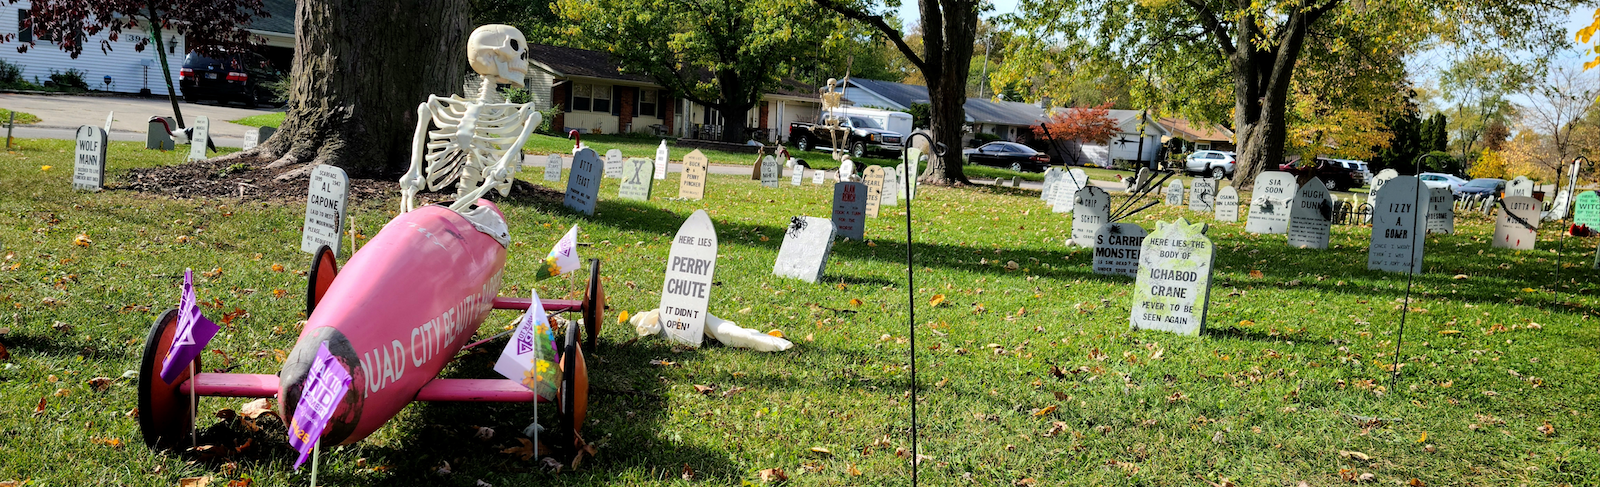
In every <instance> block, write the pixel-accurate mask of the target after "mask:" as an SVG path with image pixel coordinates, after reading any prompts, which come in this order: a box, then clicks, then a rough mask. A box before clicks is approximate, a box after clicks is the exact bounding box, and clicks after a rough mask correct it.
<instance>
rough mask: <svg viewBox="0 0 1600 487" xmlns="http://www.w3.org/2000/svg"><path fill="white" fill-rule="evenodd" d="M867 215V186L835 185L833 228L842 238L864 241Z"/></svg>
mask: <svg viewBox="0 0 1600 487" xmlns="http://www.w3.org/2000/svg"><path fill="white" fill-rule="evenodd" d="M866 215H867V185H865V184H861V183H856V182H843V183H839V184H835V185H833V227H834V229H835V230H837V231H838V232H839V236H840V237H844V238H848V239H853V240H856V241H861V240H864V239H865V236H866V235H865V234H866V223H867V221H866Z"/></svg>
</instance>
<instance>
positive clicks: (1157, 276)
mask: <svg viewBox="0 0 1600 487" xmlns="http://www.w3.org/2000/svg"><path fill="white" fill-rule="evenodd" d="M1205 228H1206V224H1205V223H1194V224H1191V223H1189V222H1188V221H1187V220H1184V219H1182V218H1179V219H1178V221H1175V222H1172V223H1167V222H1156V231H1155V232H1153V233H1151V234H1150V236H1149V237H1148V238H1145V239H1144V244H1143V246H1142V247H1141V248H1140V251H1139V274H1138V276H1137V277H1136V278H1135V281H1134V285H1133V303H1132V306H1130V308H1131V311H1130V312H1129V315H1128V321H1129V322H1130V324H1131V325H1132V327H1133V329H1134V330H1140V329H1152V330H1163V331H1170V332H1173V333H1179V334H1184V335H1199V334H1200V330H1201V328H1203V327H1204V326H1205V321H1206V310H1207V308H1209V304H1210V301H1211V265H1212V259H1213V257H1215V254H1216V252H1215V250H1216V249H1215V248H1214V247H1212V245H1211V239H1209V238H1206V235H1205Z"/></svg>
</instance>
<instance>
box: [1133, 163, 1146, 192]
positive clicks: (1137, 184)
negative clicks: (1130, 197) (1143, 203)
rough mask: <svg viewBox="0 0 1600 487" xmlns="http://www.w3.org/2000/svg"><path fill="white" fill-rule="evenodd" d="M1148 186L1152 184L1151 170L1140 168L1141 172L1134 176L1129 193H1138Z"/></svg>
mask: <svg viewBox="0 0 1600 487" xmlns="http://www.w3.org/2000/svg"><path fill="white" fill-rule="evenodd" d="M1146 184H1150V168H1147V167H1141V168H1139V172H1138V173H1136V174H1134V176H1133V184H1131V185H1128V192H1129V193H1135V192H1138V191H1139V190H1141V189H1144V186H1145V185H1146Z"/></svg>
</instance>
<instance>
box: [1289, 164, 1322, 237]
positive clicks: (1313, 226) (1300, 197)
mask: <svg viewBox="0 0 1600 487" xmlns="http://www.w3.org/2000/svg"><path fill="white" fill-rule="evenodd" d="M1332 226H1333V198H1332V197H1330V196H1328V187H1327V186H1324V185H1323V184H1322V180H1321V179H1317V178H1311V180H1310V181H1306V185H1305V186H1301V187H1300V190H1299V191H1297V192H1296V193H1295V197H1294V201H1293V202H1291V203H1290V204H1289V231H1288V233H1289V246H1290V247H1295V248H1301V249H1325V248H1328V237H1329V236H1330V235H1331V232H1332V228H1333V227H1332Z"/></svg>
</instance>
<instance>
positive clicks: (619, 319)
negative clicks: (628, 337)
mask: <svg viewBox="0 0 1600 487" xmlns="http://www.w3.org/2000/svg"><path fill="white" fill-rule="evenodd" d="M627 322H628V311H627V310H623V311H622V313H621V314H618V315H617V324H624V323H627Z"/></svg>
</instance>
